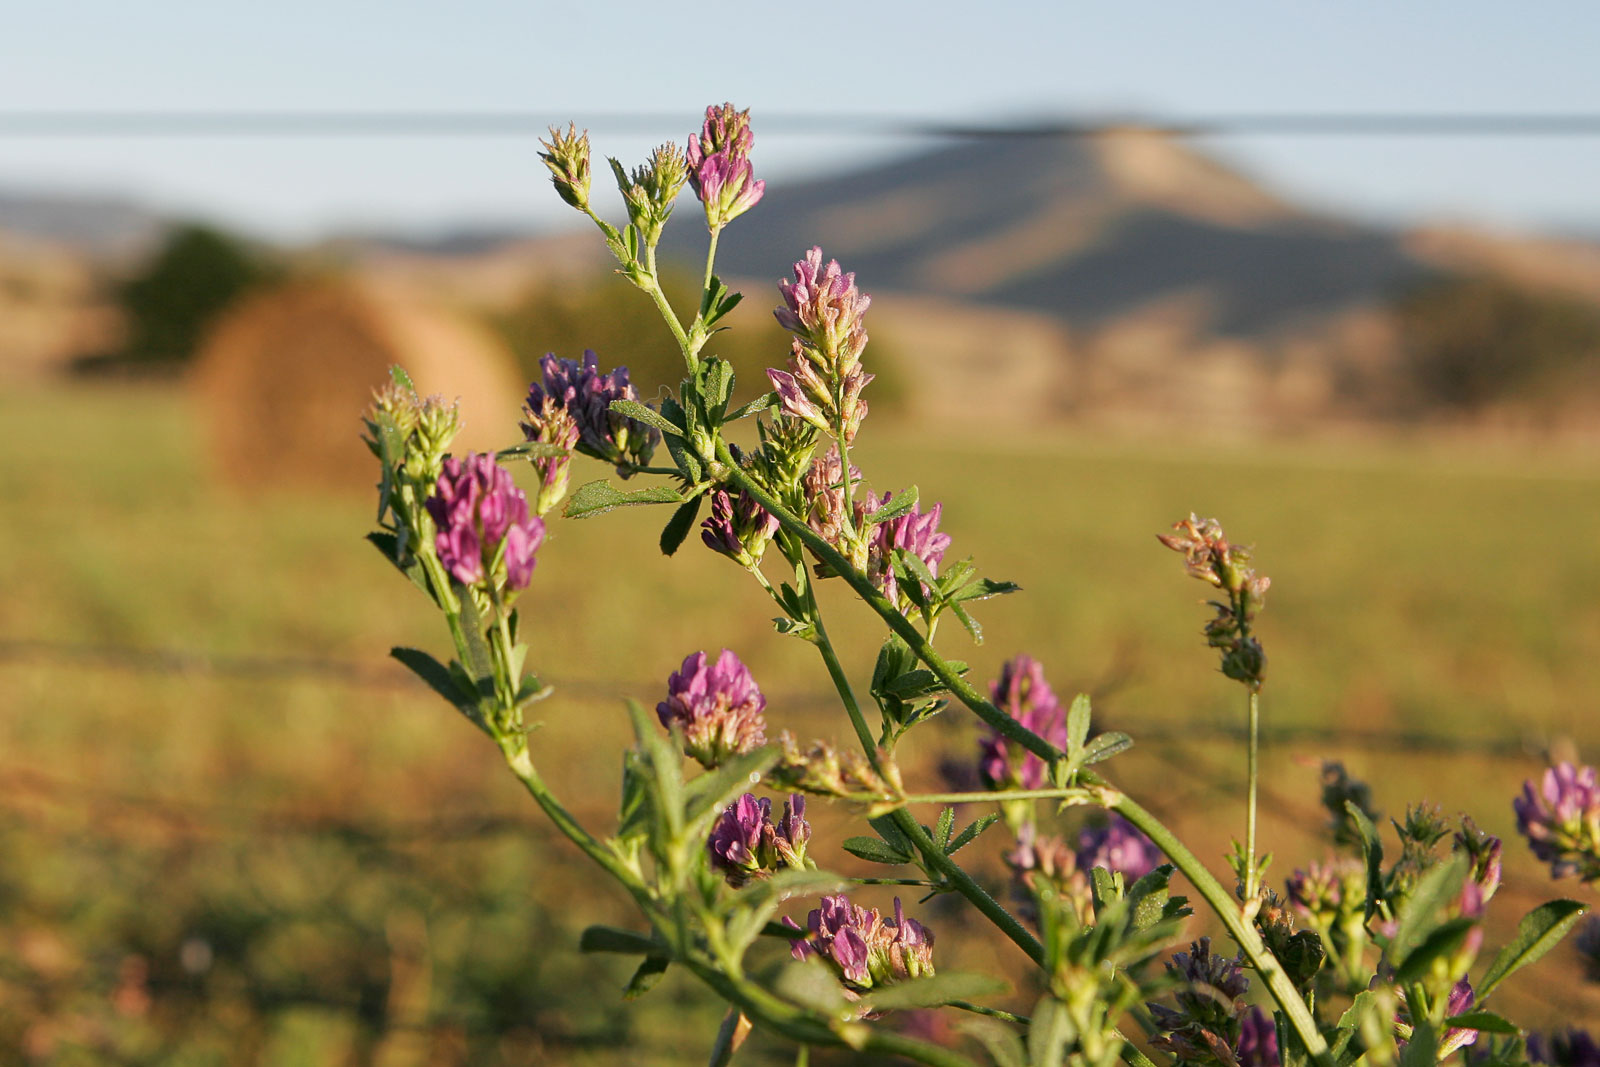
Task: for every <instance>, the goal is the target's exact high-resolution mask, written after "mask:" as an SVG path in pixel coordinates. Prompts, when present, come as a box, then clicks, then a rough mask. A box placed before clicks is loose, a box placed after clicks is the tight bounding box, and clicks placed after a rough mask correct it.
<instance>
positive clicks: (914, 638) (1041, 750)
mask: <svg viewBox="0 0 1600 1067" xmlns="http://www.w3.org/2000/svg"><path fill="white" fill-rule="evenodd" d="M717 458H718V459H719V460H721V461H722V463H723V464H725V465H726V467H727V473H728V477H729V479H730V480H732V481H733V482H734V484H736V485H738V486H739V488H740V489H743V490H744V491H745V492H747V493H749V494H750V495H751V497H753V498H754V499H755V501H756V503H758V504H760V505H761V506H762V507H763V508H765V509H766V510H767V511H768V512H769V513H771V514H772V515H774V516H776V517H777V519H778V522H779V523H780V524H781V525H782V526H783V527H784V528H785V529H787V530H789V531H790V532H792V533H793V534H794V535H795V536H796V537H798V538H799V539H800V540H801V541H802V542H803V543H804V544H805V546H806V547H807V548H809V549H810V550H811V551H812V552H813V553H814V554H815V555H816V557H817V558H818V559H820V560H822V561H823V562H824V563H826V564H827V565H828V566H829V567H830V568H831V569H832V570H833V571H834V572H835V573H837V574H838V575H840V576H841V577H842V578H843V579H844V581H845V583H846V584H848V585H849V586H850V588H851V589H854V590H855V592H856V594H857V595H858V596H860V597H861V599H862V600H864V601H865V602H866V604H867V606H868V607H870V608H871V609H872V610H873V611H875V612H877V613H878V615H879V617H880V618H882V619H883V621H884V622H885V623H886V624H887V625H888V627H889V629H891V630H893V631H894V632H895V633H896V634H898V635H899V636H900V638H901V639H902V640H904V641H905V642H906V644H907V645H908V646H909V647H910V648H911V650H912V651H913V652H915V653H916V654H917V656H918V658H920V659H921V660H922V662H924V663H926V664H927V665H928V669H929V670H930V671H932V672H933V673H934V676H935V677H937V678H938V679H939V681H940V683H941V684H942V685H943V686H944V687H945V688H946V689H947V690H948V691H949V692H950V693H951V694H952V695H953V696H955V697H956V699H958V700H960V701H961V702H962V703H963V704H965V705H966V706H967V707H969V708H971V709H972V711H973V713H974V714H975V715H977V716H978V718H980V719H982V720H983V721H984V722H985V723H987V724H988V725H989V726H990V727H992V728H993V729H994V730H995V732H996V733H999V734H1000V735H1001V736H1003V737H1005V738H1006V739H1007V740H1010V741H1015V742H1016V743H1017V744H1019V745H1021V746H1022V747H1023V748H1025V749H1027V750H1028V751H1029V752H1032V753H1033V754H1034V755H1036V756H1038V757H1039V758H1040V759H1043V760H1045V761H1046V762H1047V763H1053V762H1055V761H1056V760H1057V759H1060V758H1061V752H1060V750H1059V749H1057V748H1056V747H1055V746H1054V745H1052V744H1050V742H1048V741H1046V740H1045V739H1044V738H1042V737H1040V736H1039V735H1038V734H1036V733H1034V732H1033V731H1032V730H1029V729H1028V728H1027V727H1025V726H1023V725H1022V724H1021V723H1019V722H1018V721H1017V720H1015V719H1013V718H1012V717H1011V716H1009V715H1007V714H1006V713H1005V712H1003V711H1001V710H1000V709H999V708H997V707H995V706H994V705H993V704H992V703H990V702H989V701H988V700H986V699H985V698H984V697H983V695H982V694H981V693H979V692H978V691H977V690H976V689H974V688H973V687H972V686H971V685H970V684H968V683H967V682H966V681H965V680H964V679H963V678H962V677H961V676H960V675H959V674H957V673H956V672H955V671H954V670H953V669H952V668H951V667H950V665H949V663H947V662H945V660H944V658H943V657H941V656H940V655H939V654H938V653H937V652H935V651H934V650H933V646H932V645H930V644H929V643H928V640H927V638H926V637H924V636H923V634H922V631H920V630H918V629H917V628H916V626H915V625H913V624H912V622H911V620H909V619H907V618H906V617H905V616H904V615H902V614H901V613H900V612H899V610H898V609H896V608H895V606H894V605H893V604H891V603H889V600H888V598H887V597H885V596H884V595H883V594H882V593H881V592H879V591H878V589H877V587H876V586H874V585H873V584H872V582H871V580H870V579H868V578H867V576H866V575H864V574H862V573H861V572H860V571H858V570H856V568H855V567H853V566H851V565H850V561H849V560H847V559H845V558H844V556H843V555H842V554H841V553H840V552H839V550H838V549H836V548H834V547H833V546H832V545H830V544H829V543H828V542H827V541H825V540H823V538H822V536H821V535H820V534H818V533H817V532H816V531H815V530H813V529H812V528H811V527H810V525H809V524H807V523H806V522H804V521H803V520H801V519H800V518H798V517H797V516H796V515H795V514H794V513H793V512H791V511H790V510H789V509H788V508H786V507H784V506H783V505H782V504H780V503H779V502H778V501H777V500H775V499H773V497H772V496H771V495H770V494H768V493H767V491H766V490H765V489H763V488H762V487H761V486H760V485H758V484H757V483H756V481H755V480H754V479H753V478H751V477H750V476H749V474H747V473H746V472H745V471H743V470H741V469H740V468H739V465H738V464H737V463H736V462H735V461H734V459H733V455H732V453H731V452H729V451H728V446H727V445H726V443H724V442H720V441H719V442H718V443H717Z"/></svg>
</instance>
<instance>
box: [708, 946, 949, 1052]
mask: <svg viewBox="0 0 1600 1067" xmlns="http://www.w3.org/2000/svg"><path fill="white" fill-rule="evenodd" d="M683 963H684V966H686V967H688V968H689V970H691V971H693V972H694V974H695V975H696V976H697V977H699V978H700V980H701V981H703V982H705V983H706V984H707V985H709V986H710V987H711V988H712V989H714V990H715V991H716V992H717V993H718V995H720V996H721V997H722V998H723V999H724V1000H726V1001H728V1002H729V1003H730V1004H732V1005H733V1006H734V1007H736V1008H738V1009H739V1010H740V1011H742V1012H744V1014H745V1015H747V1016H749V1017H750V1018H751V1019H752V1020H755V1021H756V1022H758V1023H759V1024H761V1025H763V1026H765V1027H766V1028H767V1029H769V1030H773V1031H775V1032H777V1033H779V1034H782V1035H783V1036H784V1037H787V1038H788V1039H789V1040H791V1041H795V1042H798V1043H800V1044H802V1045H827V1046H832V1047H836V1048H837V1047H842V1046H845V1045H847V1044H848V1045H849V1046H850V1047H851V1048H853V1049H855V1050H856V1051H857V1052H861V1053H867V1054H869V1055H876V1056H880V1057H881V1056H904V1057H905V1058H906V1059H908V1060H915V1061H916V1062H918V1063H925V1064H928V1067H977V1065H976V1064H975V1063H973V1061H972V1060H970V1059H968V1058H967V1057H966V1056H963V1055H961V1054H960V1053H959V1052H952V1051H951V1050H949V1049H944V1048H940V1047H939V1046H937V1045H930V1044H928V1043H927V1042H925V1041H917V1040H915V1039H914V1038H909V1037H905V1036H903V1035H901V1034H897V1033H894V1032H892V1031H887V1030H880V1029H877V1028H875V1027H869V1026H867V1025H866V1024H864V1023H857V1022H844V1021H843V1020H841V1021H840V1025H842V1026H853V1027H855V1028H857V1029H856V1033H854V1034H852V1035H850V1036H851V1038H852V1040H851V1041H849V1042H847V1041H846V1040H845V1038H844V1037H843V1036H842V1035H841V1034H840V1033H838V1032H836V1031H835V1030H834V1029H833V1027H830V1026H829V1025H828V1024H827V1023H825V1022H823V1021H821V1020H820V1019H817V1018H816V1017H814V1016H811V1015H808V1014H807V1013H806V1012H804V1011H802V1010H801V1009H800V1008H797V1007H795V1006H794V1005H793V1004H790V1003H789V1002H787V1001H785V1000H782V999H780V998H779V997H777V996H776V995H774V994H772V993H769V992H768V991H767V990H765V989H763V988H761V987H760V986H759V985H756V984H755V983H754V982H748V981H744V980H741V979H735V978H732V977H730V976H728V975H726V974H724V973H722V972H721V971H719V970H717V969H716V968H714V967H710V966H707V965H706V964H705V963H704V962H703V961H701V960H698V959H695V958H694V957H692V956H691V957H690V958H688V959H685V960H684V961H683Z"/></svg>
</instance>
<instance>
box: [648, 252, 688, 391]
mask: <svg viewBox="0 0 1600 1067" xmlns="http://www.w3.org/2000/svg"><path fill="white" fill-rule="evenodd" d="M644 256H645V271H646V274H647V276H648V278H649V282H650V284H648V285H646V286H643V287H642V288H643V289H644V291H645V292H647V293H649V294H650V299H651V300H654V301H655V302H656V310H657V311H659V312H661V317H662V318H663V319H665V320H666V322H667V329H669V330H671V331H672V339H673V340H674V341H677V342H678V350H679V351H680V352H682V353H683V363H684V366H686V367H688V368H689V373H690V374H691V375H693V374H694V368H695V364H696V362H697V361H696V358H695V353H694V350H693V348H691V346H690V344H689V335H688V334H686V333H684V332H683V323H681V322H679V321H678V316H677V314H676V313H675V312H674V311H673V310H672V305H671V304H669V303H667V294H666V293H663V292H662V291H661V279H660V278H659V277H658V276H657V275H656V250H655V249H654V248H647V249H645V253H644Z"/></svg>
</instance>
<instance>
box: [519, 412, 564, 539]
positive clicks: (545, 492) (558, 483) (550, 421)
mask: <svg viewBox="0 0 1600 1067" xmlns="http://www.w3.org/2000/svg"><path fill="white" fill-rule="evenodd" d="M523 414H524V416H525V417H526V418H527V421H526V422H524V423H523V424H522V430H523V433H524V434H525V435H526V436H527V439H528V440H530V441H536V442H538V443H540V444H544V445H550V446H552V447H553V448H559V449H561V450H562V451H561V452H559V453H557V454H555V455H535V454H533V453H529V455H528V461H529V462H530V463H531V464H532V465H533V469H534V471H535V473H537V474H538V475H539V488H538V489H537V490H536V491H535V492H534V501H533V510H534V512H535V513H536V514H538V515H540V516H543V515H544V514H545V513H546V512H548V511H549V510H550V509H551V508H553V507H555V506H556V505H557V504H559V503H561V499H562V498H563V497H565V496H566V495H567V482H568V474H569V472H570V471H571V468H572V450H573V448H574V447H575V446H576V445H577V443H578V423H577V420H575V419H574V418H573V417H572V412H570V411H568V410H567V409H566V408H564V407H562V406H560V405H559V404H557V403H556V400H555V398H554V397H553V396H550V395H549V394H545V397H544V400H543V402H542V403H541V404H540V405H539V409H538V410H537V411H535V410H533V409H532V408H525V409H524V411H523Z"/></svg>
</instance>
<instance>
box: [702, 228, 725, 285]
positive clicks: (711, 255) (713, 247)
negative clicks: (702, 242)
mask: <svg viewBox="0 0 1600 1067" xmlns="http://www.w3.org/2000/svg"><path fill="white" fill-rule="evenodd" d="M721 236H722V229H721V228H720V227H719V228H717V229H715V230H712V231H711V244H710V246H709V247H707V248H706V277H705V281H704V282H702V283H701V284H700V291H701V292H702V293H709V292H710V291H711V279H712V277H713V276H714V274H715V272H714V271H713V269H712V268H713V266H714V265H715V264H716V262H717V238H719V237H721Z"/></svg>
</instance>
